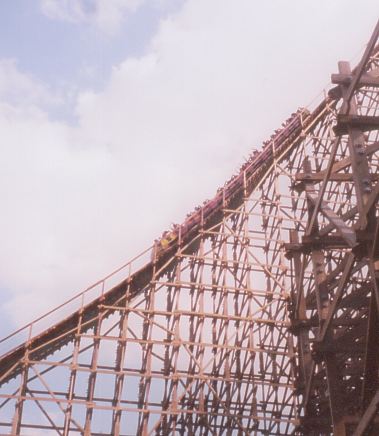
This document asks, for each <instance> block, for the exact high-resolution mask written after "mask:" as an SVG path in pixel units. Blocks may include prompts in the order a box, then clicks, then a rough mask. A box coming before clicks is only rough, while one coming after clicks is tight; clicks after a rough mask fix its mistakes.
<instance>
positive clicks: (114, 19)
mask: <svg viewBox="0 0 379 436" xmlns="http://www.w3.org/2000/svg"><path fill="white" fill-rule="evenodd" d="M144 2H145V0H41V9H42V12H43V13H44V14H45V15H46V16H47V17H49V18H51V19H54V20H60V21H68V22H71V23H76V24H79V23H84V24H90V25H93V26H95V27H97V28H98V29H99V30H101V31H102V32H104V33H106V34H109V35H113V34H115V33H117V31H118V30H119V28H120V26H121V24H122V21H123V19H124V17H125V15H126V14H127V13H128V12H133V11H135V10H136V9H137V8H138V7H139V6H140V5H142V4H143V3H144Z"/></svg>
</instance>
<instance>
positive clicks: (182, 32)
mask: <svg viewBox="0 0 379 436" xmlns="http://www.w3.org/2000/svg"><path fill="white" fill-rule="evenodd" d="M378 12H379V4H378V2H377V0H361V1H359V2H357V1H356V0H319V1H317V2H315V1H310V0H291V1H289V0H286V1H285V0H281V1H279V0H265V1H258V0H2V1H0V19H1V26H0V132H1V141H0V151H1V157H2V158H1V160H0V198H1V202H2V207H1V213H0V231H1V244H0V292H1V295H2V298H1V300H0V301H1V302H0V313H1V317H0V319H1V321H0V329H1V330H3V332H4V334H5V333H6V332H8V331H11V330H13V329H14V328H17V327H19V326H21V325H23V324H25V323H26V322H28V321H30V320H32V319H33V318H34V317H36V316H39V315H41V314H43V313H44V312H45V311H47V310H49V309H50V308H52V307H54V306H55V305H57V304H60V303H61V302H63V301H64V300H65V299H67V298H69V297H70V296H71V295H73V294H75V293H76V292H78V291H79V290H81V289H84V288H85V287H87V286H88V285H90V284H91V283H93V282H95V281H97V280H98V279H99V278H101V277H102V276H104V275H106V274H107V273H109V272H110V271H111V270H113V269H115V268H116V267H117V266H119V265H121V264H123V263H125V261H127V260H128V259H130V258H131V257H133V256H134V255H136V254H138V253H139V252H140V251H142V250H144V249H145V248H147V247H149V246H150V245H151V244H152V242H153V240H154V239H155V238H157V237H159V236H160V234H161V233H162V232H163V231H164V230H166V229H168V228H169V227H170V225H171V224H172V223H180V222H181V221H183V220H184V218H185V216H186V214H187V213H188V212H190V211H192V210H193V209H194V207H195V206H196V205H198V204H201V203H202V202H203V201H204V200H205V199H207V198H211V197H212V196H213V195H214V193H215V192H216V190H217V188H218V187H220V186H222V185H223V184H224V182H225V181H226V180H227V179H229V177H230V176H231V175H232V174H234V173H235V172H236V171H237V170H238V168H239V166H240V165H241V164H242V162H243V161H244V159H245V158H246V157H247V156H248V155H249V153H251V151H252V150H253V149H254V148H257V149H259V148H260V146H261V143H262V141H263V140H265V139H266V138H267V137H269V136H270V134H271V133H272V132H273V130H275V129H276V128H278V127H279V126H280V124H281V123H282V121H284V120H285V119H286V118H288V116H289V115H290V114H291V113H292V112H294V111H295V110H296V109H297V108H298V107H300V106H301V107H304V106H309V105H310V107H312V105H313V106H314V105H315V104H316V103H317V102H319V101H321V99H322V98H323V95H324V92H325V89H328V86H329V85H328V83H329V80H330V75H331V74H332V73H334V72H336V70H337V62H338V61H340V60H350V61H351V62H352V64H353V65H354V64H355V63H356V62H357V61H359V56H360V54H362V52H363V50H364V47H365V44H366V43H367V42H368V39H369V37H370V35H371V32H372V30H373V28H374V26H375V24H376V21H377V19H378V16H379V14H378ZM0 336H3V335H2V334H1V332H0Z"/></svg>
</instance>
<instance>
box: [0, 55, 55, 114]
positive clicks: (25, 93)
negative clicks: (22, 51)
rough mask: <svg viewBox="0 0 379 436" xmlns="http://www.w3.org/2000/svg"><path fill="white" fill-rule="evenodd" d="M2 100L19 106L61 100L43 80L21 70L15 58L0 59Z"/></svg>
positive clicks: (0, 91) (0, 97)
mask: <svg viewBox="0 0 379 436" xmlns="http://www.w3.org/2000/svg"><path fill="white" fill-rule="evenodd" d="M0 101H7V102H8V103H12V104H13V105H16V106H17V107H20V106H23V107H25V106H28V105H30V104H32V103H33V104H37V105H41V106H46V105H51V104H57V103H59V102H60V101H61V100H60V98H58V96H57V95H54V94H53V92H52V91H51V90H50V89H49V88H48V87H47V86H46V85H44V84H43V83H42V82H40V81H38V80H36V79H35V78H33V77H31V76H29V75H28V74H25V73H22V72H20V70H19V69H18V67H17V63H16V61H15V59H0Z"/></svg>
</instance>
